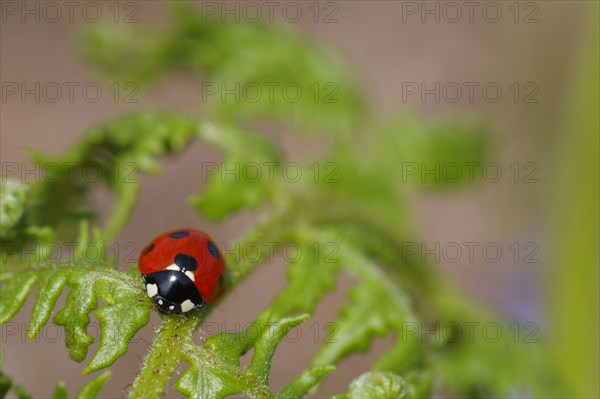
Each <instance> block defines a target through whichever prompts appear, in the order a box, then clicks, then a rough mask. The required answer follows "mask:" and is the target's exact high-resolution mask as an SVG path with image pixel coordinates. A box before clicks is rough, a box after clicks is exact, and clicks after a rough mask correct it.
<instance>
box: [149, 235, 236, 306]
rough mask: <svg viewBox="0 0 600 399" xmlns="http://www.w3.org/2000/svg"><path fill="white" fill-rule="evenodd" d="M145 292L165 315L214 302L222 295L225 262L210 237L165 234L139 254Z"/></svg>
mask: <svg viewBox="0 0 600 399" xmlns="http://www.w3.org/2000/svg"><path fill="white" fill-rule="evenodd" d="M138 268H139V270H140V273H141V274H142V277H143V279H144V282H145V286H146V293H147V294H148V296H149V297H150V298H152V299H153V300H154V303H155V304H156V306H157V307H158V309H159V310H160V311H161V312H163V313H167V314H171V313H186V312H189V311H190V310H192V309H198V308H200V307H202V305H203V304H205V303H213V302H216V301H217V300H218V299H219V298H220V297H221V295H223V292H224V288H225V287H224V286H225V262H224V261H223V256H222V255H221V252H220V251H219V249H218V248H217V246H216V245H215V243H214V241H213V240H212V238H210V236H209V235H208V234H206V233H204V232H202V231H200V230H196V229H179V230H172V231H168V232H166V233H164V234H162V235H160V236H158V237H156V238H155V239H154V240H152V242H151V243H150V244H149V245H148V246H147V247H145V248H144V249H143V250H142V252H141V253H140V258H139V262H138Z"/></svg>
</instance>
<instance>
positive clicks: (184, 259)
mask: <svg viewBox="0 0 600 399" xmlns="http://www.w3.org/2000/svg"><path fill="white" fill-rule="evenodd" d="M175 264H176V265H177V266H179V267H180V268H181V272H182V273H185V272H186V271H188V270H196V268H197V267H198V262H196V259H194V257H193V256H187V255H184V254H178V255H177V256H175Z"/></svg>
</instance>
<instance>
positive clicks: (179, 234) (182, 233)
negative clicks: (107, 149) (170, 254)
mask: <svg viewBox="0 0 600 399" xmlns="http://www.w3.org/2000/svg"><path fill="white" fill-rule="evenodd" d="M189 235H190V232H189V231H183V230H182V231H176V232H175V233H171V234H169V237H170V238H176V239H179V238H183V237H187V236H189Z"/></svg>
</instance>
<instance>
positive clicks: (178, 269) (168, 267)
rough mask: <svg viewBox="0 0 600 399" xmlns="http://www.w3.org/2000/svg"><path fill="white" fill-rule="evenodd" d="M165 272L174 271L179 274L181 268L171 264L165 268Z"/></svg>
mask: <svg viewBox="0 0 600 399" xmlns="http://www.w3.org/2000/svg"><path fill="white" fill-rule="evenodd" d="M167 270H175V271H176V272H179V271H181V268H180V267H179V266H177V265H176V264H175V263H173V264H172V265H169V266H167Z"/></svg>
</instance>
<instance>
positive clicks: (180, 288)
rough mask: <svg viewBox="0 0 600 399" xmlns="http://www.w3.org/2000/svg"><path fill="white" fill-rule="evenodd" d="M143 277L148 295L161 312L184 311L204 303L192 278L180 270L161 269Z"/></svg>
mask: <svg viewBox="0 0 600 399" xmlns="http://www.w3.org/2000/svg"><path fill="white" fill-rule="evenodd" d="M143 277H144V280H145V282H146V292H147V293H148V296H149V297H150V298H152V299H153V300H154V303H155V304H156V306H157V307H158V309H159V310H160V311H161V312H163V313H167V314H171V313H186V312H189V311H190V310H192V309H195V308H199V307H200V306H202V304H203V303H204V301H203V300H202V297H201V296H200V294H199V293H198V290H197V289H196V287H195V286H194V283H193V282H192V280H190V279H189V277H188V276H186V275H185V274H183V273H182V272H180V271H176V270H163V271H160V272H156V273H151V274H147V275H145V276H143Z"/></svg>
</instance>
